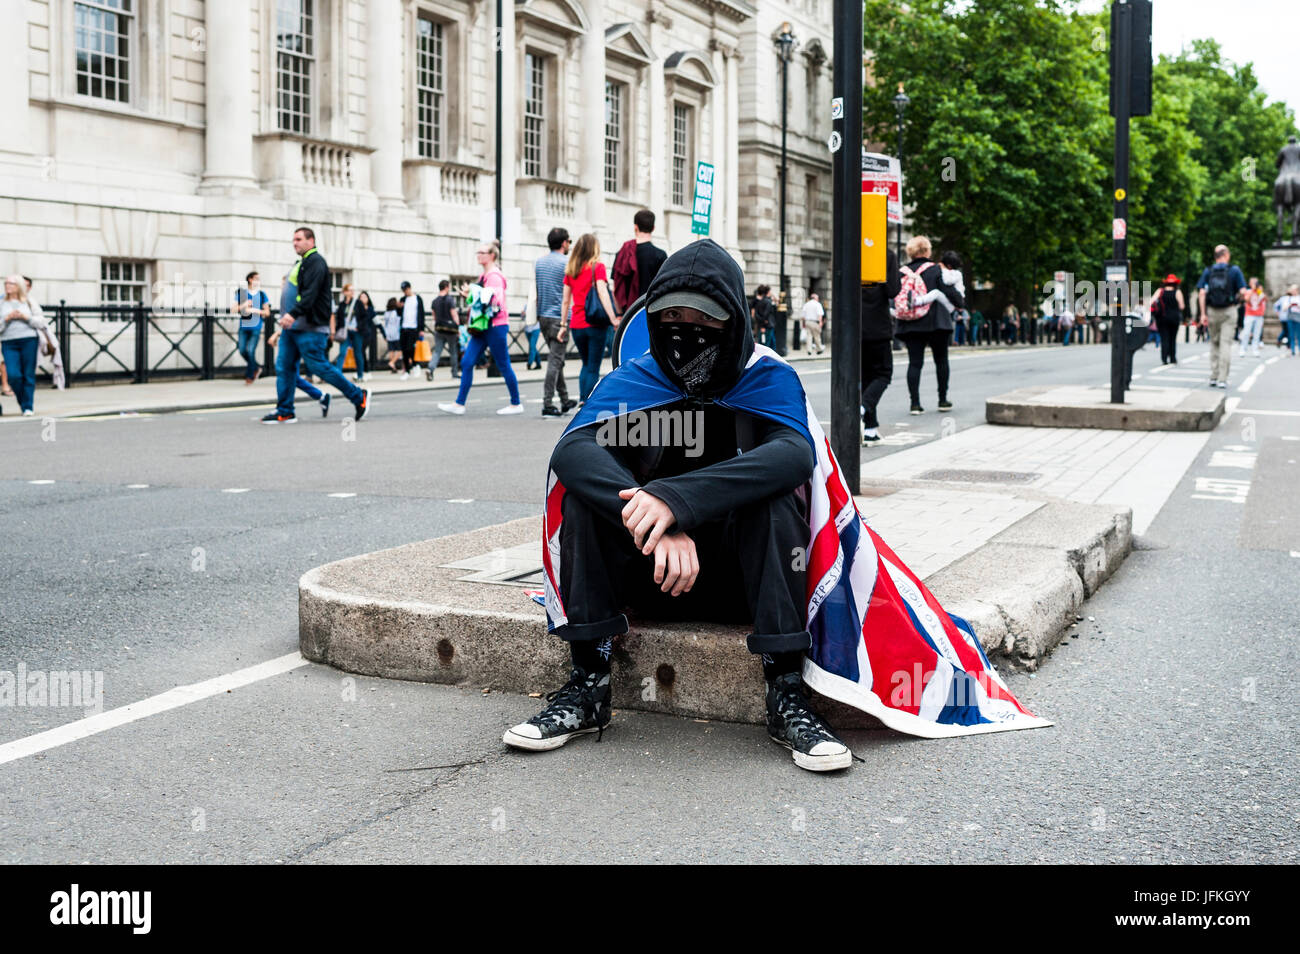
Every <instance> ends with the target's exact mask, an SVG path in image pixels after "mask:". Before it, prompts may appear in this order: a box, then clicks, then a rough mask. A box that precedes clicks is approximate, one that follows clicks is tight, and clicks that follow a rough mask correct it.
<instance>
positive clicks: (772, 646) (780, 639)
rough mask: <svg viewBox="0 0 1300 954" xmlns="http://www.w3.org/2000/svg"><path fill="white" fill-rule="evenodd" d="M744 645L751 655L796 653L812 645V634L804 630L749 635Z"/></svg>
mask: <svg viewBox="0 0 1300 954" xmlns="http://www.w3.org/2000/svg"><path fill="white" fill-rule="evenodd" d="M745 645H747V646H748V647H749V651H750V652H751V653H788V652H798V651H800V650H804V649H807V648H808V647H810V646H811V645H812V634H811V633H809V632H808V630H806V629H805V630H802V631H800V632H798V633H771V634H767V635H764V634H761V633H750V634H749V635H748V636H746V637H745Z"/></svg>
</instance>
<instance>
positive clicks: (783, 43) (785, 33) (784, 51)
mask: <svg viewBox="0 0 1300 954" xmlns="http://www.w3.org/2000/svg"><path fill="white" fill-rule="evenodd" d="M794 45H795V38H794V31H793V29H791V27H790V23H789V21H787V22H785V23H782V24H781V33H780V35H779V36H777V38H776V49H777V52H778V53H779V54H780V57H781V210H780V213H779V215H780V222H781V256H780V264H779V266H778V269H777V271H778V276H779V277H778V279H777V287H778V288H779V289H780V296H779V297H780V301H779V302H778V304H777V320H776V352H777V354H780V355H784V354H785V353H786V323H787V321H788V320H789V315H790V282H789V280H788V279H787V277H786V274H785V187H786V178H787V176H786V137H787V134H788V132H789V111H790V110H789V104H790V96H789V90H790V58H791V57H792V56H793V55H794Z"/></svg>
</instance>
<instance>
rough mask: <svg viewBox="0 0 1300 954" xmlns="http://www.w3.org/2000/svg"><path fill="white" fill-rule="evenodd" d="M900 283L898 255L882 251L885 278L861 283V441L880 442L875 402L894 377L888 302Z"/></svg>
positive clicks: (896, 292)
mask: <svg viewBox="0 0 1300 954" xmlns="http://www.w3.org/2000/svg"><path fill="white" fill-rule="evenodd" d="M901 287H902V283H901V282H900V281H899V277H898V256H897V255H895V254H894V253H893V252H892V251H886V252H885V280H884V282H878V283H875V284H871V285H863V286H862V443H864V444H878V443H880V431H879V430H878V428H879V427H880V421H879V420H878V419H877V417H876V405H878V404H879V403H880V398H881V396H882V395H883V394H884V393H885V389H886V388H888V387H889V383H890V382H891V381H892V380H893V379H894V316H893V315H892V314H890V312H889V305H890V302H892V301H893V300H894V298H895V297H897V295H898V292H899V290H900V288H901Z"/></svg>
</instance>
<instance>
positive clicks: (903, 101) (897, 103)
mask: <svg viewBox="0 0 1300 954" xmlns="http://www.w3.org/2000/svg"><path fill="white" fill-rule="evenodd" d="M910 102H911V100H910V99H909V98H908V96H907V94H906V93H904V92H903V84H902V83H899V84H898V93H897V94H896V95H895V96H894V115H895V116H897V117H898V233H897V235H896V237H895V239H894V254H895V255H896V256H897V257H898V264H899V265H900V266H901V265H903V113H905V112H906V111H907V104H908V103H910Z"/></svg>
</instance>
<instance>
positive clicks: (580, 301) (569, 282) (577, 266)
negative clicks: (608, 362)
mask: <svg viewBox="0 0 1300 954" xmlns="http://www.w3.org/2000/svg"><path fill="white" fill-rule="evenodd" d="M593 283H594V284H595V288H596V296H597V298H598V299H599V300H600V305H601V307H602V308H604V309H605V320H604V321H596V322H595V323H594V324H593V323H592V322H590V321H588V320H587V295H588V294H589V293H590V292H591V289H592V285H593ZM614 315H615V311H614V303H613V301H611V300H610V295H609V276H608V275H607V274H606V273H605V266H604V265H603V264H601V261H600V242H598V241H597V240H596V236H594V235H592V234H591V233H590V232H588V233H586V234H585V235H583V236H582V237H581V238H579V239H578V241H577V244H575V245H574V246H573V251H572V252H570V253H569V263H568V264H567V265H566V266H565V268H564V297H563V298H562V299H561V301H560V334H559V339H560V341H563V340H564V338H565V335H566V334H567V333H568V329H570V328H572V329H573V343H574V344H575V345H577V347H578V355H579V356H580V357H581V358H582V371H581V372H580V373H579V375H578V397H579V399H580V400H582V401H586V400H587V395H588V394H590V393H591V390H592V388H594V387H595V386H596V382H597V381H599V380H600V360H601V358H603V357H604V356H605V331H606V329H607V328H609V327H610V323H611V322H612V321H613V318H614Z"/></svg>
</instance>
